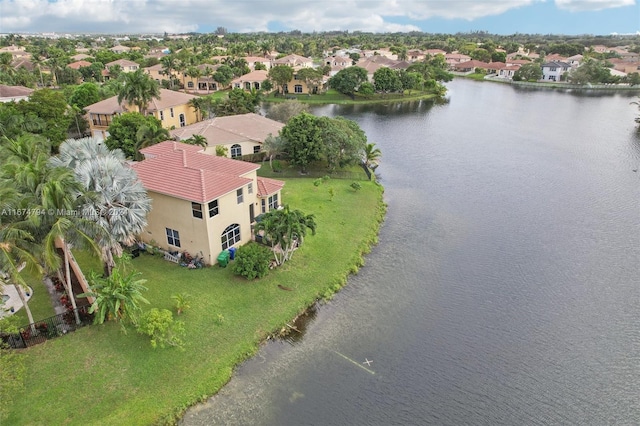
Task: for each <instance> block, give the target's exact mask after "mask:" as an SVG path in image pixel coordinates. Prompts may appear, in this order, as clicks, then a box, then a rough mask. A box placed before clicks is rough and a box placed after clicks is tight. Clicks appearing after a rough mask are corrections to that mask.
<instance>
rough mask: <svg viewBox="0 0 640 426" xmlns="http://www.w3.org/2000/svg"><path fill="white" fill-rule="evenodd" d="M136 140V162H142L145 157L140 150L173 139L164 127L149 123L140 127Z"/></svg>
mask: <svg viewBox="0 0 640 426" xmlns="http://www.w3.org/2000/svg"><path fill="white" fill-rule="evenodd" d="M136 139H137V143H136V152H135V155H134V160H136V161H141V160H143V157H142V155H141V154H140V150H141V149H142V148H146V147H148V146H151V145H155V144H157V143H160V142H164V141H166V140H169V139H171V135H170V134H169V131H168V130H167V129H165V128H164V127H162V126H159V125H157V124H155V123H149V124H145V125H143V126H140V128H139V129H138V131H137V132H136Z"/></svg>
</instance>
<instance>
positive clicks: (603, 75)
mask: <svg viewBox="0 0 640 426" xmlns="http://www.w3.org/2000/svg"><path fill="white" fill-rule="evenodd" d="M569 81H570V82H571V83H574V84H586V83H613V80H612V75H611V71H610V70H609V68H607V67H606V66H605V65H604V63H602V62H601V61H597V60H594V59H591V58H588V59H587V60H585V61H584V62H583V63H582V64H580V66H579V67H578V68H576V69H575V70H573V71H571V73H569Z"/></svg>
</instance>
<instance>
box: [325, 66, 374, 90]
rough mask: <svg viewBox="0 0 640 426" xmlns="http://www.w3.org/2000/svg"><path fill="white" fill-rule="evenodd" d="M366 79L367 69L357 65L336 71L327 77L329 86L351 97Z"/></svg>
mask: <svg viewBox="0 0 640 426" xmlns="http://www.w3.org/2000/svg"><path fill="white" fill-rule="evenodd" d="M365 81H367V70H365V69H364V68H360V67H358V66H353V67H348V68H345V69H343V70H340V71H338V73H337V74H336V75H334V76H333V77H331V78H330V79H329V87H331V88H332V89H335V90H337V91H338V92H340V93H342V94H345V95H348V96H351V97H353V94H354V93H355V92H356V90H358V87H360V85H361V84H362V83H364V82H365Z"/></svg>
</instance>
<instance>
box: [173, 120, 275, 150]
mask: <svg viewBox="0 0 640 426" xmlns="http://www.w3.org/2000/svg"><path fill="white" fill-rule="evenodd" d="M283 127H284V124H282V123H280V122H278V121H275V120H271V119H269V118H266V117H263V116H262V115H259V114H254V113H248V114H238V115H229V116H226V117H215V118H211V119H209V120H204V121H201V122H199V123H195V124H192V125H190V126H185V127H182V128H179V129H175V130H171V131H170V132H169V133H170V134H171V136H172V137H173V138H176V139H179V140H185V139H189V138H191V137H192V136H193V135H201V136H204V138H205V139H206V140H207V143H208V147H207V148H206V149H205V151H206V152H207V153H208V154H212V155H216V147H217V146H223V147H225V148H227V150H228V152H229V155H230V156H231V158H239V157H241V156H243V155H247V154H256V153H258V152H260V151H261V150H262V144H263V143H264V141H265V139H266V138H268V137H269V135H273V136H277V135H278V134H279V133H280V130H281V129H282V128H283Z"/></svg>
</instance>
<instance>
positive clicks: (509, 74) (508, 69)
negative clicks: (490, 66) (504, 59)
mask: <svg viewBox="0 0 640 426" xmlns="http://www.w3.org/2000/svg"><path fill="white" fill-rule="evenodd" d="M519 69H520V65H506V64H505V65H504V66H502V67H500V68H499V69H498V70H497V71H498V73H497V77H501V78H506V79H509V80H510V79H512V78H513V75H514V74H515V73H516V71H518V70H519Z"/></svg>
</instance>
